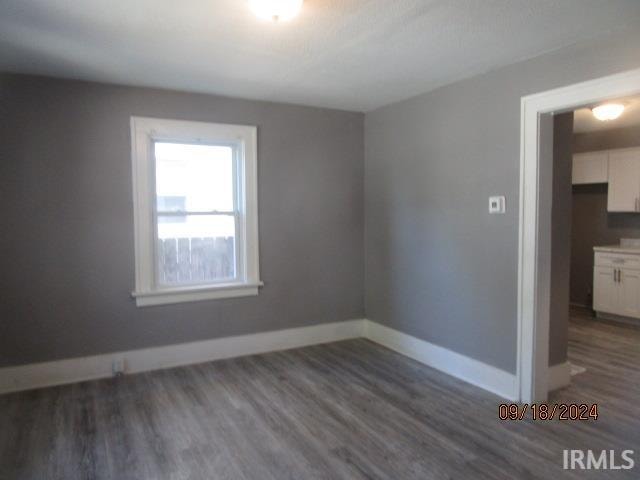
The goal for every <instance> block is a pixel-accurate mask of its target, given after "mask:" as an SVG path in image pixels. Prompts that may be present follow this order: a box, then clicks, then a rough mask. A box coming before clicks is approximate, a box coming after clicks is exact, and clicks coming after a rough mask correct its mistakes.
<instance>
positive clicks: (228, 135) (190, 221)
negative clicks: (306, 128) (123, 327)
mask: <svg viewBox="0 0 640 480" xmlns="http://www.w3.org/2000/svg"><path fill="white" fill-rule="evenodd" d="M131 139H132V161H133V199H134V220H135V254H136V255H135V256H136V289H135V291H134V292H133V296H134V297H135V298H136V303H137V305H138V306H147V305H161V304H167V303H178V302H190V301H196V300H207V299H214V298H225V297H239V296H248V295H257V294H258V288H259V287H260V286H261V282H260V277H259V272H258V211H257V186H256V183H257V165H256V151H257V149H256V127H251V126H241V125H225V124H212V123H200V122H184V121H177V120H161V119H154V118H142V117H132V118H131Z"/></svg>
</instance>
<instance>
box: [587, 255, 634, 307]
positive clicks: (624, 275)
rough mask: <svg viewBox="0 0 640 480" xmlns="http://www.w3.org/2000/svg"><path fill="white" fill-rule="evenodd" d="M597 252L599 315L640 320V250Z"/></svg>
mask: <svg viewBox="0 0 640 480" xmlns="http://www.w3.org/2000/svg"><path fill="white" fill-rule="evenodd" d="M595 249H596V253H595V260H594V265H595V266H594V268H593V309H594V310H595V311H596V312H599V313H609V314H614V315H619V316H623V317H631V318H640V250H638V251H637V252H634V250H633V249H628V250H624V249H621V248H616V247H595ZM607 249H608V250H607ZM598 250H600V251H598ZM603 250H604V251H603ZM629 252H634V253H629Z"/></svg>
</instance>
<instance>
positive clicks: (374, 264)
mask: <svg viewBox="0 0 640 480" xmlns="http://www.w3.org/2000/svg"><path fill="white" fill-rule="evenodd" d="M637 67H640V31H638V32H621V33H620V32H618V33H616V34H614V35H613V36H611V37H610V38H608V39H605V40H600V41H598V42H592V43H590V44H583V45H576V46H572V47H569V48H565V49H562V50H559V51H556V52H553V53H550V54H547V55H545V56H542V57H538V58H535V59H532V60H528V61H525V62H521V63H517V64H514V65H511V66H509V67H506V68H502V69H500V70H496V71H493V72H489V73H487V74H485V75H482V76H478V77H475V78H472V79H468V80H464V81H461V82H457V83H455V84H452V85H449V86H446V87H443V88H440V89H438V90H435V91H433V92H430V93H427V94H424V95H420V96H418V97H415V98H412V99H409V100H406V101H403V102H399V103H396V104H393V105H390V106H387V107H384V108H381V109H378V110H376V111H374V112H371V113H368V114H367V115H366V116H365V279H366V288H365V310H366V314H367V317H368V318H370V319H372V320H374V321H377V322H380V323H383V324H385V325H388V326H391V327H393V328H396V329H399V330H401V331H403V332H406V333H408V334H411V335H415V336H417V337H419V338H422V339H425V340H428V341H430V342H433V343H435V344H437V345H441V346H443V347H446V348H449V349H451V350H454V351H456V352H459V353H462V354H464V355H467V356H470V357H472V358H475V359H477V360H480V361H482V362H485V363H488V364H490V365H494V366H496V367H498V368H501V369H504V370H506V371H509V372H515V370H516V331H517V321H516V304H517V255H518V188H519V141H520V98H521V96H523V95H527V94H531V93H536V92H540V91H543V90H547V89H550V88H554V87H559V86H563V85H566V84H570V83H574V82H578V81H583V80H587V79H590V78H596V77H599V76H603V75H607V74H611V73H616V72H619V71H623V70H627V69H630V68H637ZM492 194H504V195H506V197H507V213H506V215H489V214H488V213H487V202H488V197H489V196H490V195H492Z"/></svg>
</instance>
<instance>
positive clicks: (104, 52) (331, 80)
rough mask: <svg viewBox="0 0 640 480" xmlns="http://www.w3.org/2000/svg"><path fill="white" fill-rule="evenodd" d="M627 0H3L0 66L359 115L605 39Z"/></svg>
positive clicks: (630, 9) (620, 20) (637, 14)
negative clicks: (278, 0) (279, 15)
mask: <svg viewBox="0 0 640 480" xmlns="http://www.w3.org/2000/svg"><path fill="white" fill-rule="evenodd" d="M638 25H640V1H638V0H607V1H603V0H561V1H559V0H306V1H305V4H304V7H303V11H302V14H301V15H300V16H299V17H297V18H296V19H295V20H293V21H291V22H287V23H280V24H274V23H269V22H261V21H259V20H257V19H256V18H254V17H253V16H252V14H251V13H250V12H249V10H248V8H247V2H246V0H181V1H176V0H2V1H0V70H4V71H14V72H23V73H37V74H46V75H54V76H61V77H70V78H80V79H87V80H99V81H105V82H115V83H123V84H131V85H145V86H156V87H166V88H175V89H181V90H189V91H199V92H207V93H216V94H222V95H230V96H238V97H245V98H256V99H264V100H273V101H283V102H291V103H300V104H306V105H317V106H327V107H336V108H342V109H347V110H358V111H368V110H371V109H374V108H376V107H379V106H382V105H385V104H388V103H392V102H394V101H397V100H400V99H404V98H408V97H410V96H413V95H416V94H418V93H422V92H425V91H428V90H431V89H433V88H436V87H438V86H441V85H444V84H447V83H450V82H452V81H454V80H458V79H461V78H465V77H469V76H472V75H475V74H478V73H481V72H484V71H487V70H490V69H493V68H497V67H500V66H503V65H507V64H509V63H513V62H515V61H518V60H522V59H525V58H529V57H532V56H536V55H539V54H542V53H544V52H547V51H550V50H553V49H557V48H560V47H563V46H566V45H570V44H573V43H576V42H580V41H584V40H587V39H593V38H597V37H598V36H600V35H605V34H607V33H610V32H611V31H613V30H620V29H624V28H634V27H636V28H637V27H638Z"/></svg>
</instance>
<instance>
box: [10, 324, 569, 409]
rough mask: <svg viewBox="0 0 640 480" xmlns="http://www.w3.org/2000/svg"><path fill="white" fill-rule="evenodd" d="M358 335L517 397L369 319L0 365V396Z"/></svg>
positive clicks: (490, 376) (440, 350)
mask: <svg viewBox="0 0 640 480" xmlns="http://www.w3.org/2000/svg"><path fill="white" fill-rule="evenodd" d="M359 337H365V338H368V339H369V340H371V341H373V342H375V343H378V344H380V345H383V346H385V347H387V348H390V349H391V350H395V351H396V352H398V353H401V354H402V355H406V356H407V357H410V358H413V359H414V360H417V361H419V362H420V363H423V364H425V365H427V366H429V367H432V368H435V369H437V370H439V371H441V372H444V373H446V374H448V375H451V376H453V377H456V378H458V379H460V380H463V381H465V382H467V383H470V384H472V385H475V386H477V387H480V388H482V389H484V390H488V391H490V392H492V393H495V394H496V395H498V396H500V397H503V398H505V399H508V400H515V399H516V398H517V397H518V394H517V393H518V391H517V384H516V376H515V375H514V374H512V373H509V372H506V371H504V370H501V369H499V368H496V367H493V366H491V365H488V364H486V363H483V362H480V361H478V360H474V359H473V358H470V357H467V356H465V355H462V354H459V353H456V352H454V351H451V350H448V349H446V348H444V347H440V346H438V345H435V344H432V343H430V342H427V341H425V340H421V339H419V338H416V337H413V336H411V335H408V334H406V333H402V332H400V331H397V330H394V329H391V328H389V327H385V326H383V325H380V324H378V323H375V322H372V321H369V320H349V321H345V322H336V323H327V324H321V325H314V326H311V327H299V328H289V329H286V330H276V331H271V332H264V333H255V334H249V335H240V336H235V337H225V338H215V339H212V340H204V341H199V342H192V343H184V344H179V345H169V346H164V347H154V348H145V349H141V350H130V351H126V352H115V353H108V354H104V355H95V356H91V357H81V358H71V359H65V360H57V361H53V362H45V363H36V364H29V365H20V366H16V367H5V368H0V394H3V393H9V392H16V391H21V390H30V389H33V388H41V387H50V386H54V385H63V384H68V383H75V382H81V381H85V380H95V379H98V378H106V377H110V376H112V375H113V372H112V366H113V364H114V362H123V364H124V372H125V373H139V372H146V371H151V370H158V369H162V368H171V367H177V366H181V365H189V364H195V363H203V362H209V361H213V360H220V359H223V358H232V357H240V356H244V355H253V354H258V353H266V352H273V351H278V350H287V349H290V348H299V347H305V346H308V345H316V344H321V343H328V342H335V341H339V340H347V339H350V338H359ZM569 378H570V367H569V364H568V363H565V364H562V365H556V366H554V367H551V368H550V369H549V385H550V387H551V388H550V390H551V389H555V388H560V387H561V386H564V385H568V383H569Z"/></svg>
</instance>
